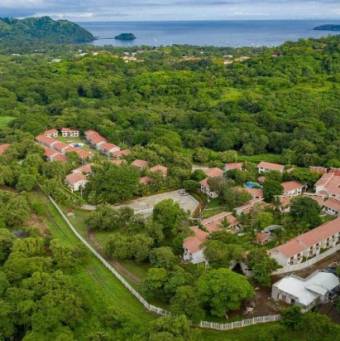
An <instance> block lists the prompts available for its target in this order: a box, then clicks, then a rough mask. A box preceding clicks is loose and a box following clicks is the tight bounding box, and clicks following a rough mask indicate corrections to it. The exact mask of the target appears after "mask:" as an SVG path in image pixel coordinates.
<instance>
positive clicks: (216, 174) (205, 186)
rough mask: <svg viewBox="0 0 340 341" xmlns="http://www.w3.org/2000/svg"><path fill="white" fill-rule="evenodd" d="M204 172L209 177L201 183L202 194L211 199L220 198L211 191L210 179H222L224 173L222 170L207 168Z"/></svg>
mask: <svg viewBox="0 0 340 341" xmlns="http://www.w3.org/2000/svg"><path fill="white" fill-rule="evenodd" d="M203 171H204V173H205V174H206V176H207V177H206V178H205V179H203V180H202V181H200V185H201V192H202V193H204V194H206V195H207V196H208V197H209V198H211V199H215V198H217V197H218V193H216V192H214V191H212V190H211V189H210V186H209V183H208V179H209V178H222V177H223V174H224V172H223V170H222V169H220V168H217V167H215V168H207V169H204V170H203Z"/></svg>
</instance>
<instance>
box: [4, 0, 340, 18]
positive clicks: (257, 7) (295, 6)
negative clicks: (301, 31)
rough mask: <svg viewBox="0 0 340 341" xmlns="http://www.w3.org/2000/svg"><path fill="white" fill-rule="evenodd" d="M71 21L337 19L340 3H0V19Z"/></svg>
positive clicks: (211, 0) (96, 0)
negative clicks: (27, 18)
mask: <svg viewBox="0 0 340 341" xmlns="http://www.w3.org/2000/svg"><path fill="white" fill-rule="evenodd" d="M41 15H49V16H52V17H53V18H55V19H60V18H66V19H70V20H75V21H96V20H97V21H99V20H100V21H102V20H117V21H118V20H119V21H127V20H204V19H210V20H221V19H340V0H0V16H13V17H24V16H41Z"/></svg>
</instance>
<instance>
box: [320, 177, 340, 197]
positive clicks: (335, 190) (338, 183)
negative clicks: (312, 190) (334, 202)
mask: <svg viewBox="0 0 340 341" xmlns="http://www.w3.org/2000/svg"><path fill="white" fill-rule="evenodd" d="M315 187H323V188H324V191H325V192H326V193H325V194H327V195H340V175H337V173H327V174H324V175H323V176H322V177H321V178H320V179H319V181H318V182H317V183H316V184H315ZM319 192H320V193H321V192H323V190H321V191H320V190H319Z"/></svg>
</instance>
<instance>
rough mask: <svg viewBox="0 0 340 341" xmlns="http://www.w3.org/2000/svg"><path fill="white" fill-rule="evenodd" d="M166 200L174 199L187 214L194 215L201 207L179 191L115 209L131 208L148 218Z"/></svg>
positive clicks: (194, 200) (152, 196)
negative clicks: (155, 207) (156, 206)
mask: <svg viewBox="0 0 340 341" xmlns="http://www.w3.org/2000/svg"><path fill="white" fill-rule="evenodd" d="M166 199H172V200H173V201H175V202H177V203H178V204H179V206H180V207H181V208H182V209H183V210H184V211H185V212H190V214H192V213H193V212H194V211H195V210H196V208H197V207H198V206H199V202H198V201H197V200H196V199H195V198H194V197H192V196H191V195H189V194H188V193H186V192H185V191H184V190H177V191H172V192H166V193H161V194H155V195H151V196H148V197H143V198H139V199H136V200H132V201H130V202H128V203H126V204H123V205H117V206H114V207H115V208H121V207H130V208H132V209H133V210H134V211H135V214H142V215H143V216H145V217H148V216H150V215H151V214H152V211H153V208H154V206H155V205H157V204H158V203H159V202H161V201H163V200H166Z"/></svg>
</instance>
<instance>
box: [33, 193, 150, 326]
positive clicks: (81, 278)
mask: <svg viewBox="0 0 340 341" xmlns="http://www.w3.org/2000/svg"><path fill="white" fill-rule="evenodd" d="M30 195H31V196H34V198H35V199H36V200H39V201H40V202H42V203H43V204H44V206H45V208H46V223H47V225H48V228H49V230H50V232H51V234H52V236H53V237H54V238H58V239H59V240H60V241H62V242H63V243H65V245H82V244H81V242H80V241H79V240H78V239H77V238H76V236H75V235H74V234H73V233H72V231H71V230H70V229H69V227H68V226H67V225H66V224H65V222H64V220H63V219H62V218H61V216H60V215H59V213H58V212H57V211H56V209H55V208H54V207H53V206H52V204H51V203H50V202H49V201H48V199H47V198H46V197H45V196H44V195H43V194H40V193H32V194H30ZM73 277H74V278H75V280H76V282H77V285H78V286H79V287H80V288H81V289H82V290H83V291H84V292H85V293H86V296H87V297H88V298H89V302H90V304H91V306H92V307H93V310H94V315H97V316H98V315H100V314H101V312H102V311H103V310H104V309H105V308H107V307H110V306H112V307H114V308H115V309H116V310H117V311H119V312H121V313H123V314H125V315H127V316H128V317H129V318H131V319H134V320H135V321H138V322H140V323H146V322H148V321H151V320H152V319H153V318H155V316H154V315H152V314H149V313H148V312H147V311H146V310H145V309H144V307H143V306H142V305H141V304H140V303H139V302H138V301H137V300H136V299H135V298H134V297H133V296H132V295H131V294H130V293H129V292H128V290H127V289H125V287H124V286H123V285H122V284H121V283H120V282H119V281H118V280H117V279H116V278H115V277H114V276H113V275H112V273H111V272H109V271H108V270H107V269H106V268H105V267H104V266H103V265H102V264H101V263H100V262H99V260H97V259H96V258H95V257H94V256H93V255H92V254H90V253H89V256H88V260H87V262H86V264H85V265H84V266H83V267H82V268H81V269H80V271H79V272H78V273H75V274H74V275H73ZM84 323H86V321H84ZM84 328H85V327H84Z"/></svg>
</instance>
